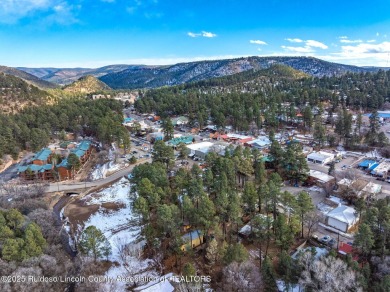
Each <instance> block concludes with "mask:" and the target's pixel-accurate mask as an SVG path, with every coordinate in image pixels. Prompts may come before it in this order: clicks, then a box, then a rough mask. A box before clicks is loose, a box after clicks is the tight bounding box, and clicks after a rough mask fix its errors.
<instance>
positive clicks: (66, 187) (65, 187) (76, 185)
mask: <svg viewBox="0 0 390 292" xmlns="http://www.w3.org/2000/svg"><path fill="white" fill-rule="evenodd" d="M146 162H152V159H151V158H148V159H142V160H140V161H139V162H137V163H135V164H132V165H130V166H128V167H125V168H122V169H121V170H119V171H117V172H115V173H113V174H112V175H110V176H108V177H106V178H102V179H99V180H95V181H91V182H79V181H75V182H71V181H65V182H62V183H61V182H60V183H50V184H49V186H48V187H47V188H46V190H45V192H47V193H52V192H59V191H72V190H78V189H82V188H91V187H97V186H101V185H105V184H107V183H110V182H113V181H115V180H117V179H119V178H121V177H123V176H125V175H127V174H129V173H130V172H131V171H132V170H133V168H134V167H135V166H136V165H138V164H142V163H146Z"/></svg>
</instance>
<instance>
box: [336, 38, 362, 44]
mask: <svg viewBox="0 0 390 292" xmlns="http://www.w3.org/2000/svg"><path fill="white" fill-rule="evenodd" d="M362 42H363V41H362V40H348V39H341V40H340V43H344V44H358V43H362Z"/></svg>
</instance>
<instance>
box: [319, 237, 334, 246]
mask: <svg viewBox="0 0 390 292" xmlns="http://www.w3.org/2000/svg"><path fill="white" fill-rule="evenodd" d="M331 239H332V237H330V236H329V235H325V236H323V237H321V238H320V240H319V241H320V242H322V243H325V244H327V243H328V241H330V240H331Z"/></svg>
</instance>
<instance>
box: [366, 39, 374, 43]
mask: <svg viewBox="0 0 390 292" xmlns="http://www.w3.org/2000/svg"><path fill="white" fill-rule="evenodd" d="M375 42H376V40H368V41H367V43H375Z"/></svg>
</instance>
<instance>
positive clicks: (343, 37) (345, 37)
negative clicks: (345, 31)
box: [339, 35, 348, 39]
mask: <svg viewBox="0 0 390 292" xmlns="http://www.w3.org/2000/svg"><path fill="white" fill-rule="evenodd" d="M347 38H348V37H347V36H345V35H343V36H341V37H339V39H347Z"/></svg>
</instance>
